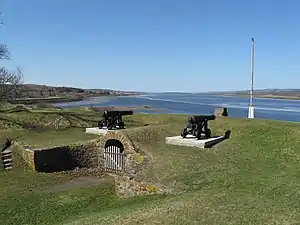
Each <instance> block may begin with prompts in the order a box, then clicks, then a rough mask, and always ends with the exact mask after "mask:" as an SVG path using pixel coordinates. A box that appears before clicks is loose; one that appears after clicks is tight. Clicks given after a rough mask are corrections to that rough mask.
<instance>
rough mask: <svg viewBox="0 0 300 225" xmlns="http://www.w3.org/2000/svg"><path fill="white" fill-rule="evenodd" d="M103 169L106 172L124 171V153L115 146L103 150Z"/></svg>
mask: <svg viewBox="0 0 300 225" xmlns="http://www.w3.org/2000/svg"><path fill="white" fill-rule="evenodd" d="M104 168H105V171H107V172H120V171H123V170H124V169H125V160H124V152H123V151H121V149H120V148H119V147H118V146H116V145H109V146H106V147H105V149H104Z"/></svg>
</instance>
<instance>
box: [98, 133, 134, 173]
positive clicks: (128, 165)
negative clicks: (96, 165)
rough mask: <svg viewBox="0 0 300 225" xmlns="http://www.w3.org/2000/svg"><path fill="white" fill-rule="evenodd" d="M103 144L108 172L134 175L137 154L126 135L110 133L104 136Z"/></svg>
mask: <svg viewBox="0 0 300 225" xmlns="http://www.w3.org/2000/svg"><path fill="white" fill-rule="evenodd" d="M103 144H104V146H103V149H104V169H105V170H106V171H108V172H125V173H134V169H133V166H134V159H135V156H136V153H137V152H136V150H135V147H134V145H133V143H132V142H131V140H130V139H129V138H128V137H127V136H126V135H124V134H122V133H121V132H119V131H108V132H107V133H106V134H105V135H104V142H103ZM111 167H113V168H111Z"/></svg>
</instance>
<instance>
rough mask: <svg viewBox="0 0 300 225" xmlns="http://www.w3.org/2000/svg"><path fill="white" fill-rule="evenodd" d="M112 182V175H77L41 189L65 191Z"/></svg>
mask: <svg viewBox="0 0 300 225" xmlns="http://www.w3.org/2000/svg"><path fill="white" fill-rule="evenodd" d="M112 182H114V179H113V177H111V176H103V177H79V178H75V179H72V180H70V181H67V182H65V183H62V184H57V185H54V186H51V187H49V186H48V187H46V188H44V189H43V191H45V192H59V191H67V190H72V189H77V188H87V187H93V186H98V185H100V184H104V183H112Z"/></svg>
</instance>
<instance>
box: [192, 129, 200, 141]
mask: <svg viewBox="0 0 300 225" xmlns="http://www.w3.org/2000/svg"><path fill="white" fill-rule="evenodd" d="M194 136H195V137H196V138H197V139H198V140H199V139H200V138H201V131H200V130H195V132H194Z"/></svg>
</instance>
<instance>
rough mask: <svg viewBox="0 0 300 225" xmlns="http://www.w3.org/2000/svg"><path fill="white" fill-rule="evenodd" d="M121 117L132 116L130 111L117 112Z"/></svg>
mask: <svg viewBox="0 0 300 225" xmlns="http://www.w3.org/2000/svg"><path fill="white" fill-rule="evenodd" d="M119 113H120V115H121V116H131V115H132V114H133V111H132V110H125V111H119Z"/></svg>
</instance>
